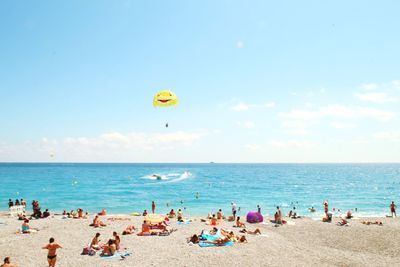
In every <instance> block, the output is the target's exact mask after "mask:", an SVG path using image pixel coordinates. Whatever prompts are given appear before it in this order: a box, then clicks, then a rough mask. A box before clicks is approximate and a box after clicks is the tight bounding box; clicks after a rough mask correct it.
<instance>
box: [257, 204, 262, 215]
mask: <svg viewBox="0 0 400 267" xmlns="http://www.w3.org/2000/svg"><path fill="white" fill-rule="evenodd" d="M257 212H258V213H260V214H261V207H260V205H257Z"/></svg>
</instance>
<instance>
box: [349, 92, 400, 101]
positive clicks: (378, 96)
mask: <svg viewBox="0 0 400 267" xmlns="http://www.w3.org/2000/svg"><path fill="white" fill-rule="evenodd" d="M354 96H355V97H356V98H358V99H359V100H362V101H367V102H373V103H387V102H397V99H396V98H394V97H390V96H388V95H387V94H386V93H362V94H360V93H356V94H354Z"/></svg>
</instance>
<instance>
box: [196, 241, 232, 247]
mask: <svg viewBox="0 0 400 267" xmlns="http://www.w3.org/2000/svg"><path fill="white" fill-rule="evenodd" d="M199 246H200V247H202V248H209V247H231V246H233V242H232V241H229V242H227V243H225V244H223V245H216V244H211V243H205V242H200V243H199Z"/></svg>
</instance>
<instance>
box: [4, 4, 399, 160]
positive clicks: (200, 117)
mask: <svg viewBox="0 0 400 267" xmlns="http://www.w3.org/2000/svg"><path fill="white" fill-rule="evenodd" d="M398 10H400V2H399V1H396V0H392V1H384V0H383V1H317V0H315V1H294V0H293V1H222V0H221V1H214V0H210V1H184V0H181V1H161V0H160V1H101V0H96V1H94V0H93V1H89V0H88V1H12V0H2V1H0V161H1V162H210V161H214V162H244V163H246V162H257V163H259V162H399V160H400V117H399V116H400V53H399V47H400V35H399V34H398V29H399V28H400V19H399V16H398ZM161 90H171V91H173V92H174V93H175V94H176V95H177V96H178V98H179V105H178V106H177V107H169V108H154V107H153V105H152V101H153V96H154V94H156V93H157V92H158V91H161ZM167 122H168V124H169V127H168V128H166V127H165V124H166V123H167Z"/></svg>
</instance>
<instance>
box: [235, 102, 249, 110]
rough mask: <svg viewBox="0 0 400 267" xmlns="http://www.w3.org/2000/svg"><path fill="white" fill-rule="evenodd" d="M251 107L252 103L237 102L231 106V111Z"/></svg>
mask: <svg viewBox="0 0 400 267" xmlns="http://www.w3.org/2000/svg"><path fill="white" fill-rule="evenodd" d="M251 107H252V105H248V104H245V103H242V102H241V103H238V104H236V105H234V106H233V107H231V110H233V111H245V110H248V109H249V108H251Z"/></svg>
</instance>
